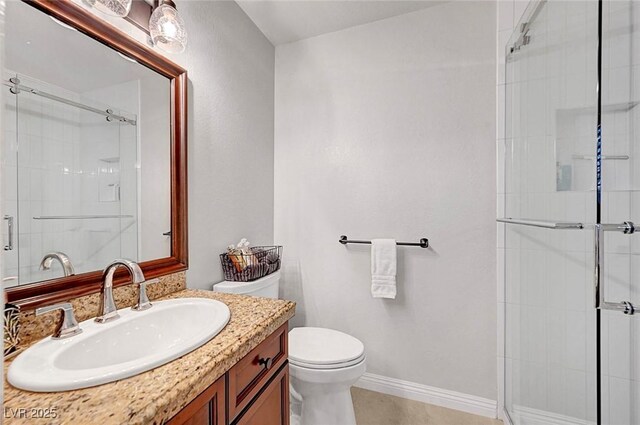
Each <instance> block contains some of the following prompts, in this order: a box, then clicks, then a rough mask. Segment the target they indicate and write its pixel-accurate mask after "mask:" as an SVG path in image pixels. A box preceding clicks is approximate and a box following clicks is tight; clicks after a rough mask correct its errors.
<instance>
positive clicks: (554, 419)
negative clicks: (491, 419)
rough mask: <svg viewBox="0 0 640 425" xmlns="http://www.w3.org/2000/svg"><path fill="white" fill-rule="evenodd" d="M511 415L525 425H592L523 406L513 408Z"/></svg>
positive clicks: (591, 424)
mask: <svg viewBox="0 0 640 425" xmlns="http://www.w3.org/2000/svg"><path fill="white" fill-rule="evenodd" d="M513 414H514V415H515V416H516V417H517V418H519V422H520V423H522V424H526V425H594V423H593V422H589V421H587V420H585V419H578V418H574V417H572V416H566V415H562V414H560V413H555V412H547V411H546V410H540V409H532V408H531V407H524V406H513Z"/></svg>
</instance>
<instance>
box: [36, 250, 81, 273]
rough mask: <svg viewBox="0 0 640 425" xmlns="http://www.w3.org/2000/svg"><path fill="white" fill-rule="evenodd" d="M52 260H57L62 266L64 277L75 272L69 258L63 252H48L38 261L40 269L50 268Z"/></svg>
mask: <svg viewBox="0 0 640 425" xmlns="http://www.w3.org/2000/svg"><path fill="white" fill-rule="evenodd" d="M53 260H58V262H59V263H60V265H61V266H62V270H63V272H64V275H65V277H66V276H71V275H74V274H76V272H75V270H74V269H73V264H71V260H69V257H67V254H65V253H64V252H49V253H47V254H46V255H45V256H44V257H43V258H42V261H40V270H49V269H50V268H51V264H52V263H53Z"/></svg>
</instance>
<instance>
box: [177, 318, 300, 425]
mask: <svg viewBox="0 0 640 425" xmlns="http://www.w3.org/2000/svg"><path fill="white" fill-rule="evenodd" d="M287 336H288V324H287V323H285V324H284V325H282V326H281V327H280V328H278V329H277V330H276V331H275V332H274V333H272V334H271V335H269V336H268V337H267V338H266V339H265V340H264V341H263V342H261V343H260V344H259V345H258V346H257V347H256V348H254V349H253V350H251V351H250V352H249V354H247V355H246V356H244V357H243V358H242V359H241V360H240V361H239V362H238V363H236V364H235V365H234V366H233V367H232V368H231V369H230V370H229V371H228V372H227V373H226V374H224V375H223V376H222V377H220V379H218V380H217V381H216V382H215V383H213V384H212V385H211V386H209V387H208V388H207V389H206V390H204V391H203V392H202V393H201V394H200V395H199V396H198V397H196V398H195V399H194V400H193V401H192V402H191V403H189V404H188V405H187V406H186V407H185V408H183V409H182V410H181V411H180V412H178V413H177V414H176V415H175V416H174V417H173V418H171V419H170V420H169V421H168V422H167V424H169V425H183V424H184V425H230V424H233V425H289V364H288V361H287V356H288V350H287Z"/></svg>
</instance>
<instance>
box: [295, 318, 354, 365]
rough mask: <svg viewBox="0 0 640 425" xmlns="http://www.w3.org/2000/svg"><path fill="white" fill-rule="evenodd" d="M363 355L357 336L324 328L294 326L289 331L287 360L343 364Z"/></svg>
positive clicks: (304, 363) (308, 363)
mask: <svg viewBox="0 0 640 425" xmlns="http://www.w3.org/2000/svg"><path fill="white" fill-rule="evenodd" d="M362 357H364V345H363V344H362V342H360V340H358V339H357V338H354V337H352V336H351V335H347V334H345V333H343V332H340V331H336V330H333V329H326V328H312V327H303V328H294V329H291V331H290V332H289V360H291V361H292V362H293V363H298V364H302V365H318V366H320V365H343V364H345V363H353V361H354V360H359V359H360V358H362Z"/></svg>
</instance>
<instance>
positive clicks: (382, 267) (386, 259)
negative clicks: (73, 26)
mask: <svg viewBox="0 0 640 425" xmlns="http://www.w3.org/2000/svg"><path fill="white" fill-rule="evenodd" d="M371 295H373V298H392V299H395V297H396V241H395V240H394V239H373V240H371Z"/></svg>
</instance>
